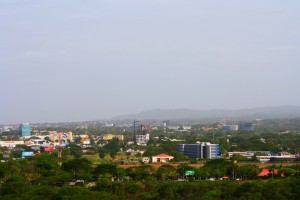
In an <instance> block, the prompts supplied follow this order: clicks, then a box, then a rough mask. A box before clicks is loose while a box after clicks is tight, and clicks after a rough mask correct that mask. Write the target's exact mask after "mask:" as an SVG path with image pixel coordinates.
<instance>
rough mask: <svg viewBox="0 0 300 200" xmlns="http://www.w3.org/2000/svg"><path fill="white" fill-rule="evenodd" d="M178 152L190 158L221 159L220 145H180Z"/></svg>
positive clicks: (207, 143) (201, 143)
mask: <svg viewBox="0 0 300 200" xmlns="http://www.w3.org/2000/svg"><path fill="white" fill-rule="evenodd" d="M177 151H178V152H181V153H183V154H184V155H186V156H188V157H189V158H206V159H214V158H218V157H219V144H211V143H209V142H200V143H198V144H178V146H177Z"/></svg>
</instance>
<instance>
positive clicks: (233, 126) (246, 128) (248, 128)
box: [223, 122, 254, 131]
mask: <svg viewBox="0 0 300 200" xmlns="http://www.w3.org/2000/svg"><path fill="white" fill-rule="evenodd" d="M223 129H224V130H227V131H238V130H241V131H254V125H253V123H248V122H247V123H244V122H243V123H240V125H236V124H231V125H229V124H224V125H223Z"/></svg>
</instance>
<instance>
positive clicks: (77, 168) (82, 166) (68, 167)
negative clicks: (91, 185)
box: [62, 158, 92, 178]
mask: <svg viewBox="0 0 300 200" xmlns="http://www.w3.org/2000/svg"><path fill="white" fill-rule="evenodd" d="M62 167H63V169H64V170H65V171H68V172H72V173H73V174H74V177H75V178H79V177H80V176H87V175H88V174H89V173H90V172H91V170H92V163H91V162H90V161H89V160H87V159H86V158H75V159H72V160H69V161H67V162H64V163H63V165H62Z"/></svg>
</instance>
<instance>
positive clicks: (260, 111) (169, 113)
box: [113, 106, 300, 120]
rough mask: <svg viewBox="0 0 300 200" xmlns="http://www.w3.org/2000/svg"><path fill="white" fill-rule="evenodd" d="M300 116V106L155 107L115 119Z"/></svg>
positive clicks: (245, 118)
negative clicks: (221, 108)
mask: <svg viewBox="0 0 300 200" xmlns="http://www.w3.org/2000/svg"><path fill="white" fill-rule="evenodd" d="M294 117H300V106H276V107H260V108H251V109H239V110H192V109H154V110H148V111H144V112H141V113H137V114H131V115H122V116H116V117H114V118H113V119H114V120H126V119H144V120H145V119H157V120H165V119H170V120H172V119H236V120H251V119H258V118H259V119H274V118H294Z"/></svg>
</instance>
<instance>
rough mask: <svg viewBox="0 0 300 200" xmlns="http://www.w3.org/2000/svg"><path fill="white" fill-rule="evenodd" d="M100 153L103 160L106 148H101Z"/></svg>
mask: <svg viewBox="0 0 300 200" xmlns="http://www.w3.org/2000/svg"><path fill="white" fill-rule="evenodd" d="M98 151H99V157H100V158H101V159H103V158H104V157H105V154H106V152H107V151H106V150H105V149H104V148H99V149H98Z"/></svg>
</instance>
